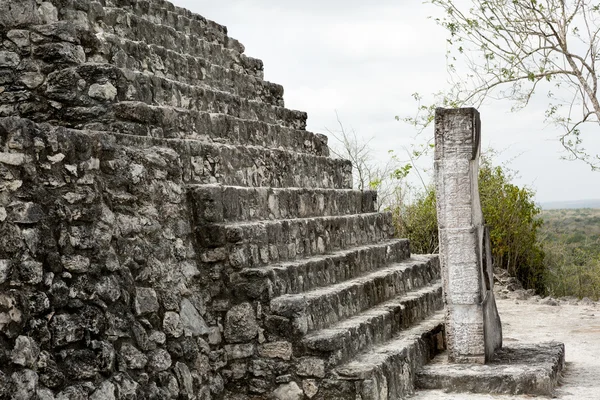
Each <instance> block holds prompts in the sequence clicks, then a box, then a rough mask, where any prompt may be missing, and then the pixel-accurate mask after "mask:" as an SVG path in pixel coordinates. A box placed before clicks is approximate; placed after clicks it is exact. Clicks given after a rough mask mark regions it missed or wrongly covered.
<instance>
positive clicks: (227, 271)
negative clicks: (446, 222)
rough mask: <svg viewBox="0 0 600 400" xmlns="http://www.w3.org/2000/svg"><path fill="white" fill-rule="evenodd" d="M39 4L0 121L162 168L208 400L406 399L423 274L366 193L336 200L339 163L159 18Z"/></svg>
mask: <svg viewBox="0 0 600 400" xmlns="http://www.w3.org/2000/svg"><path fill="white" fill-rule="evenodd" d="M50 3H53V4H54V5H55V6H56V9H57V15H58V20H51V18H50V17H47V19H48V18H50V20H48V21H46V22H47V23H42V24H37V25H35V26H33V27H32V28H31V30H32V31H33V32H35V33H36V35H37V36H36V38H37V39H36V40H37V42H35V44H34V45H33V55H34V58H35V59H36V60H39V62H37V61H36V63H32V64H33V65H34V67H35V68H37V69H36V71H37V72H36V73H39V74H40V75H42V76H43V77H44V83H43V85H39V86H35V85H29V86H27V85H25V86H24V90H23V91H22V93H21V95H20V96H16V95H15V96H13V97H11V98H10V99H9V100H11V101H7V103H6V104H8V105H7V106H5V107H4V111H3V113H4V116H19V117H22V118H27V119H31V120H34V121H35V122H37V123H49V124H51V125H54V126H64V127H66V128H70V129H72V131H71V132H73V135H76V134H77V135H79V134H81V135H86V134H87V132H92V131H93V132H101V133H108V134H109V135H110V136H111V137H112V138H113V140H114V143H115V145H117V146H123V147H126V148H135V149H146V148H148V149H150V148H156V147H161V148H168V149H172V150H175V151H176V152H177V154H178V157H179V165H180V168H181V171H182V172H181V176H182V180H183V182H184V187H185V190H187V198H188V205H186V207H189V213H190V215H191V218H193V224H192V225H193V226H194V227H195V231H194V235H195V238H196V252H197V257H198V264H199V265H200V271H202V273H203V274H206V275H209V276H211V277H212V279H213V281H214V282H215V284H214V286H213V287H211V288H210V289H209V291H210V299H211V301H210V303H209V304H207V307H208V308H209V309H210V310H211V313H213V314H214V315H217V317H216V321H215V323H214V326H218V327H220V328H219V330H221V331H224V333H223V336H224V338H223V339H222V340H210V339H209V340H208V342H209V343H210V347H211V350H212V351H213V352H217V353H218V352H224V353H225V354H226V357H225V361H224V362H223V363H221V365H220V366H219V367H218V368H219V369H218V371H216V372H218V373H220V374H221V376H223V379H224V384H223V390H221V392H218V391H217V392H216V393H213V396H214V398H228V399H229V398H231V399H234V398H240V399H241V398H248V399H263V398H276V399H302V398H312V399H330V400H331V399H362V400H367V399H369V400H370V399H399V398H404V397H405V396H407V395H409V394H411V393H413V391H414V379H415V373H416V370H417V369H418V368H419V367H420V366H422V365H423V364H425V363H426V362H427V361H428V360H430V359H431V358H432V357H433V356H434V355H435V354H436V353H437V352H439V351H440V350H441V349H443V348H444V337H443V335H444V331H443V325H442V319H443V315H442V311H441V310H442V307H443V304H442V289H441V283H440V269H439V262H438V258H437V256H435V255H411V254H410V250H409V243H408V241H407V240H405V239H395V238H394V228H393V224H392V217H391V214H390V213H387V212H383V213H380V212H376V209H375V200H376V193H375V192H372V191H364V192H361V191H357V190H352V189H351V186H352V178H351V165H350V163H349V162H348V161H345V160H337V159H332V158H329V149H328V147H327V139H326V137H325V136H323V135H319V134H314V133H311V132H308V131H306V130H305V127H306V118H307V116H306V114H305V113H303V112H299V111H294V110H289V109H286V108H285V107H284V102H283V88H282V87H281V86H280V85H277V84H273V83H270V82H267V81H265V80H264V79H263V64H262V62H261V61H260V60H257V59H253V58H250V57H247V56H245V55H244V54H243V52H244V47H243V46H242V45H241V44H240V43H239V42H238V41H236V40H234V39H232V38H230V37H228V36H227V31H226V28H225V27H223V26H221V25H218V24H216V23H214V22H212V21H208V20H206V19H204V18H203V17H201V16H199V15H196V14H193V13H191V12H189V11H187V10H184V9H181V8H178V7H174V6H173V5H172V4H170V3H168V2H166V1H161V0H150V1H142V0H139V1H136V0H105V1H101V2H94V1H92V2H80V1H76V0H72V1H66V0H65V1H58V0H56V1H54V0H53V1H50ZM50 64H51V65H52V68H50V67H49V65H50ZM34 67H32V68H34ZM5 98H6V96H5ZM162 168H163V169H165V170H168V169H169V168H171V166H169V165H163V166H162ZM250 315H251V316H250ZM211 354H212V353H211ZM207 368H208V367H207ZM213 369H214V368H213ZM213 372H215V371H213ZM216 372H215V373H216ZM206 373H207V374H209V372H206ZM210 373H212V372H210ZM223 396H224V397H223Z"/></svg>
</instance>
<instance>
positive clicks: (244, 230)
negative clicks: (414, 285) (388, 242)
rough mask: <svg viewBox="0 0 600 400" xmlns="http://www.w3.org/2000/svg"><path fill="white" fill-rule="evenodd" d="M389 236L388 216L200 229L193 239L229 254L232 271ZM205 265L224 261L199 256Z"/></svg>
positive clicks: (347, 217)
mask: <svg viewBox="0 0 600 400" xmlns="http://www.w3.org/2000/svg"><path fill="white" fill-rule="evenodd" d="M392 236H393V226H392V215H391V213H368V214H357V215H344V216H331V217H315V218H297V219H284V220H276V221H259V222H244V223H223V224H205V225H202V224H198V226H197V227H196V237H197V240H198V243H199V244H200V246H202V247H204V248H208V249H210V250H208V253H209V254H211V255H214V254H217V255H226V254H229V263H230V265H231V266H232V267H234V268H239V269H242V268H248V267H255V266H260V265H268V264H271V263H274V262H278V261H284V260H295V259H300V258H306V257H311V256H315V255H318V254H325V253H329V252H332V251H335V250H340V249H348V248H350V247H352V246H360V245H365V244H369V243H377V242H378V241H380V240H385V239H391V238H392ZM202 258H203V261H206V262H215V261H223V260H219V259H214V260H213V259H212V257H211V258H210V259H209V258H208V257H206V256H204V255H203V256H202Z"/></svg>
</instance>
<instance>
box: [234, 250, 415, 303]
mask: <svg viewBox="0 0 600 400" xmlns="http://www.w3.org/2000/svg"><path fill="white" fill-rule="evenodd" d="M408 257H410V250H409V243H408V240H407V239H392V240H385V241H382V242H380V243H377V244H370V245H365V246H359V247H354V248H352V249H349V250H339V251H336V252H334V253H332V254H324V255H319V256H315V257H310V258H307V259H302V260H297V261H288V262H282V263H275V264H271V265H268V266H265V267H257V268H245V269H243V270H242V271H241V272H240V273H239V274H238V275H236V276H234V277H233V278H232V281H233V282H234V284H235V285H236V293H238V295H239V296H244V297H248V298H250V299H253V300H255V299H258V300H261V301H265V302H266V301H269V300H271V299H272V298H274V297H277V296H282V295H285V294H295V293H302V292H306V291H309V290H312V289H315V288H318V287H325V286H328V285H333V284H336V283H340V282H343V281H346V280H349V279H353V278H356V277H358V276H361V275H364V274H366V273H369V272H371V271H374V270H376V269H378V268H381V267H382V266H385V265H388V264H391V263H396V262H400V261H402V260H405V259H407V258H408Z"/></svg>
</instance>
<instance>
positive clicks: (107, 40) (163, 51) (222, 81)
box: [101, 33, 283, 105]
mask: <svg viewBox="0 0 600 400" xmlns="http://www.w3.org/2000/svg"><path fill="white" fill-rule="evenodd" d="M103 38H104V42H103V43H104V45H103V46H102V50H101V53H102V54H103V55H104V57H105V59H106V61H107V62H109V63H111V64H114V65H116V66H118V67H119V68H125V69H130V70H133V71H139V72H143V73H145V74H153V75H157V76H164V77H166V78H168V79H171V80H174V81H178V82H182V83H187V84H190V85H205V86H208V87H211V88H214V89H216V90H221V91H225V92H229V93H232V94H236V95H239V96H240V97H245V98H250V99H259V98H260V99H269V100H271V101H273V102H274V104H277V105H283V87H282V86H281V85H277V84H274V83H271V82H267V81H265V80H263V79H262V78H259V77H256V76H255V75H249V74H247V73H246V72H245V71H243V70H242V71H240V69H241V68H240V67H239V66H238V67H237V68H227V67H225V66H222V65H220V63H219V62H218V58H213V56H212V55H208V57H206V58H200V57H196V56H192V55H187V54H183V53H180V51H181V50H179V49H178V51H175V50H171V49H167V48H165V47H162V46H159V45H154V44H149V43H146V42H136V41H132V40H130V39H127V38H124V37H121V36H117V35H114V34H110V33H105V34H104V35H103ZM230 66H231V65H230ZM234 67H236V66H235V65H234Z"/></svg>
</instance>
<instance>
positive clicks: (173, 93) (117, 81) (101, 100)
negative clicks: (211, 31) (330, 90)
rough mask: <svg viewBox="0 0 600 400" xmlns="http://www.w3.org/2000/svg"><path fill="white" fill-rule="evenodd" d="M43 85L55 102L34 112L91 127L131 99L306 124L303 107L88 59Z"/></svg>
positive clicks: (293, 125) (53, 75) (277, 122)
mask: <svg viewBox="0 0 600 400" xmlns="http://www.w3.org/2000/svg"><path fill="white" fill-rule="evenodd" d="M42 91H43V92H42V93H41V94H42V95H43V96H44V97H46V98H47V99H48V100H51V101H52V102H54V103H49V102H47V101H46V102H43V103H40V104H39V106H38V108H36V112H41V111H47V112H48V113H50V112H52V113H53V115H54V116H55V118H56V121H57V122H58V123H60V122H63V123H64V121H70V124H71V125H78V126H74V127H79V126H83V125H85V124H90V126H89V127H90V128H92V129H99V128H94V127H93V122H94V121H99V122H103V121H110V120H111V119H114V118H116V116H115V115H114V114H111V113H110V110H111V104H114V103H119V102H124V101H129V102H142V103H146V104H149V105H156V106H166V107H177V108H182V109H188V110H196V111H205V112H210V113H220V114H227V115H231V116H233V117H236V118H241V119H245V120H257V121H262V122H265V123H270V124H274V125H280V126H283V127H286V128H291V129H299V130H303V129H305V128H306V113H304V112H300V111H294V110H289V109H286V108H284V107H280V106H277V105H273V104H268V103H265V102H263V101H255V100H249V99H246V98H242V97H239V96H236V95H233V94H231V93H227V92H222V91H218V90H214V89H212V88H209V87H203V86H195V85H188V84H186V83H181V82H176V81H172V80H170V79H167V78H164V77H159V76H156V75H153V76H148V75H144V74H143V73H140V72H136V71H130V70H127V69H122V68H118V67H117V66H114V65H109V64H96V63H86V64H81V65H78V66H75V67H70V68H65V69H62V70H59V71H55V72H52V73H51V74H49V75H48V77H47V79H46V83H45V85H44V86H43V88H42ZM57 104H59V105H60V106H57ZM42 107H45V110H42V109H41V108H42Z"/></svg>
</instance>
